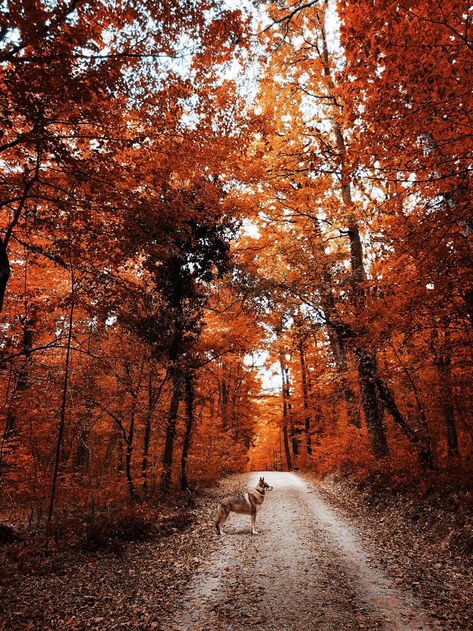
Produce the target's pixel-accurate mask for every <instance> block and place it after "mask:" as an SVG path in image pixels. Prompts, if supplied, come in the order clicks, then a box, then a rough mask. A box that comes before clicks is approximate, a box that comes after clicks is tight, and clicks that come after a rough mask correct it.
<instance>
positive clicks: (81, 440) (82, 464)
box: [74, 429, 90, 471]
mask: <svg viewBox="0 0 473 631" xmlns="http://www.w3.org/2000/svg"><path fill="white" fill-rule="evenodd" d="M88 439H89V431H88V430H86V429H82V430H81V431H80V432H79V437H78V440H77V449H76V455H75V458H74V469H75V470H76V471H82V470H83V469H85V468H86V467H88V466H89V463H90V449H89V447H88V445H87V441H88Z"/></svg>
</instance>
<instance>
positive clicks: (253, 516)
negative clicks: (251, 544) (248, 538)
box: [251, 510, 258, 535]
mask: <svg viewBox="0 0 473 631" xmlns="http://www.w3.org/2000/svg"><path fill="white" fill-rule="evenodd" d="M251 534H252V535H257V534H258V531H257V530H256V510H252V511H251Z"/></svg>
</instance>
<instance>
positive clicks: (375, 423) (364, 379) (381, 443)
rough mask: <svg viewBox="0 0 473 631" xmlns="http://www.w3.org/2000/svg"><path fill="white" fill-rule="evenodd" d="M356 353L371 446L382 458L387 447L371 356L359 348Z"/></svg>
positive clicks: (376, 455)
mask: <svg viewBox="0 0 473 631" xmlns="http://www.w3.org/2000/svg"><path fill="white" fill-rule="evenodd" d="M356 355H357V359H358V375H359V379H360V390H361V402H362V405H363V411H364V413H365V420H366V426H367V428H368V434H369V436H370V441H371V448H372V450H373V453H374V455H375V457H376V458H384V457H385V456H387V455H388V453H389V449H388V443H387V440H386V432H385V429H384V424H383V415H382V412H381V409H380V406H379V402H378V397H377V390H376V381H375V374H374V373H373V364H372V361H371V356H370V355H369V354H368V353H366V352H365V351H363V350H361V349H356Z"/></svg>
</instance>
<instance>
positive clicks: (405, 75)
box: [0, 0, 473, 628]
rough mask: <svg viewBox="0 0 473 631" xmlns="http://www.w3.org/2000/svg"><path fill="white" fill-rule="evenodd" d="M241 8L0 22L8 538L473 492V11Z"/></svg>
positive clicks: (59, 14) (124, 0)
mask: <svg viewBox="0 0 473 631" xmlns="http://www.w3.org/2000/svg"><path fill="white" fill-rule="evenodd" d="M238 5H239V3H236V2H231V1H230V0H228V1H227V0H165V1H164V2H151V1H148V0H110V1H109V0H93V1H90V2H89V1H88V2H85V1H83V0H54V1H52V0H51V1H46V0H31V1H26V0H7V1H6V2H4V3H3V4H2V5H1V6H0V17H1V20H0V83H1V90H0V333H1V339H0V522H2V523H5V524H10V525H11V526H12V527H14V528H17V527H18V528H20V529H21V528H23V527H25V524H27V527H28V528H29V529H30V531H34V532H35V533H41V537H44V539H45V540H46V541H49V544H51V542H52V541H55V545H58V542H60V541H61V539H62V538H63V537H65V535H64V533H65V532H66V531H68V530H73V531H74V532H76V533H79V534H78V536H79V537H89V538H90V532H91V528H90V524H94V523H95V522H96V519H97V515H103V514H105V513H107V512H108V514H110V513H111V512H113V514H114V515H117V514H121V512H123V511H125V510H126V511H131V512H133V514H136V513H137V512H140V511H141V512H140V514H141V513H146V512H147V511H149V512H150V514H151V513H152V514H153V515H155V513H154V512H153V511H158V513H159V508H156V507H157V506H158V507H159V506H160V505H161V504H162V505H166V502H168V501H169V497H170V496H171V497H175V496H178V497H180V498H181V499H182V498H184V499H183V500H182V501H189V502H191V503H192V502H194V499H195V497H194V496H195V495H196V494H198V492H199V490H202V489H203V488H204V487H206V486H209V485H211V484H214V483H215V482H216V481H217V480H219V479H220V478H222V476H224V475H227V474H233V473H239V472H245V471H250V470H273V471H292V470H301V471H305V472H309V473H311V474H312V475H316V476H319V477H323V476H326V475H329V474H334V475H336V474H343V475H353V476H355V478H356V479H358V480H363V479H368V478H369V477H370V476H381V475H382V476H386V479H389V480H392V481H396V480H397V481H398V482H399V481H403V482H406V483H411V482H412V481H415V484H419V485H421V486H422V484H425V483H426V481H428V480H430V479H432V478H434V477H439V476H440V477H442V476H445V477H446V478H447V479H450V480H460V479H462V480H464V479H466V478H467V477H468V476H469V475H471V468H472V458H471V456H472V450H473V420H472V414H471V410H472V409H473V381H472V340H473V328H472V327H473V275H472V260H473V257H472V239H473V218H472V217H473V214H472V186H473V184H472V182H473V180H472V177H473V174H472V169H473V161H472V155H473V133H472V114H471V112H472V111H473V100H472V94H473V92H472V79H471V77H472V73H471V68H472V64H473V25H472V17H473V16H472V10H471V6H470V3H468V2H464V1H462V0H445V1H443V2H433V3H432V2H427V0H415V1H414V2H412V1H407V0H398V1H396V2H393V1H392V0H383V1H381V0H366V1H364V2H356V1H355V0H318V1H317V0H316V1H313V2H303V1H300V2H296V3H285V2H266V1H256V0H255V1H254V2H246V3H243V4H242V5H241V7H239V6H238ZM393 484H394V482H393ZM5 528H6V526H5ZM87 533H89V534H87ZM0 534H1V533H0ZM0 538H1V537H0ZM0 543H1V542H0ZM49 544H48V545H49ZM31 628H33V627H31ZM74 628H75V627H74ZM84 628H85V627H84ZM97 628H101V627H100V625H98V626H97ZM103 628H108V627H105V626H104V627H103ZM140 628H148V627H140ZM189 628H190V627H189ZM196 628H197V627H196ZM228 628H230V627H228ZM232 628H233V627H232ZM268 628H269V627H268ZM271 628H272V627H271ZM281 628H283V627H281ZM284 628H286V627H284ZM287 628H289V627H287ZM304 628H305V627H304ZM334 628H335V627H334ZM366 628H371V627H366ZM373 628H374V627H373ZM406 628H407V627H406ZM452 628H453V627H452Z"/></svg>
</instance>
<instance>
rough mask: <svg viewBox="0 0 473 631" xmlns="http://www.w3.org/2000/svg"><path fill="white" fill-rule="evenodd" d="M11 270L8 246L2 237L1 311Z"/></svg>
mask: <svg viewBox="0 0 473 631" xmlns="http://www.w3.org/2000/svg"><path fill="white" fill-rule="evenodd" d="M10 272H11V270H10V261H9V260H8V253H7V248H6V246H5V243H4V241H3V239H0V311H2V309H3V302H4V300H5V292H6V290H7V285H8V279H9V278H10Z"/></svg>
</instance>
